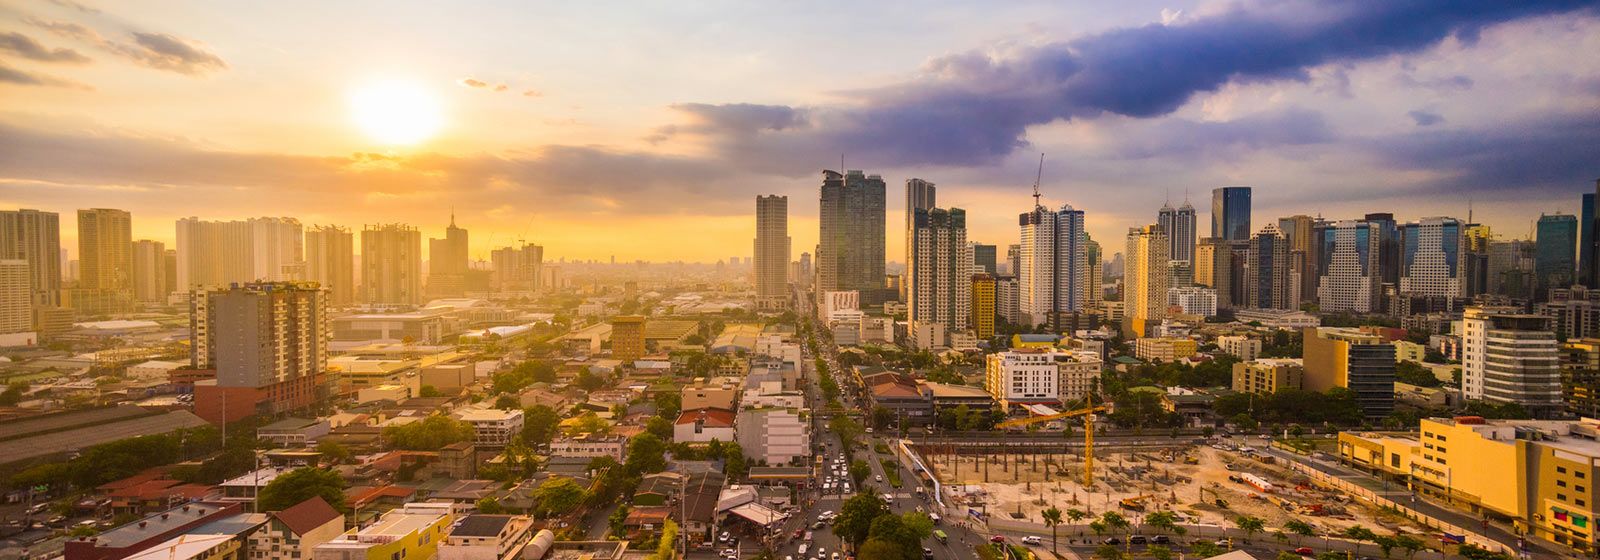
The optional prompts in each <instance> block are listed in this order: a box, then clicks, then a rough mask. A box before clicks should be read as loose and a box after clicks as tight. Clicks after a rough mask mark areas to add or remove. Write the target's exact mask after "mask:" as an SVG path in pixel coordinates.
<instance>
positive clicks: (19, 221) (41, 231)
mask: <svg viewBox="0 0 1600 560" xmlns="http://www.w3.org/2000/svg"><path fill="white" fill-rule="evenodd" d="M64 255H65V251H63V250H62V249H61V217H60V215H58V214H56V213H55V212H41V211H38V210H27V209H23V210H0V259H22V260H24V261H28V293H29V294H31V297H32V298H33V305H36V306H46V307H58V306H60V305H61V277H62V268H61V265H62V263H63V262H65V260H66V257H65V256H64Z"/></svg>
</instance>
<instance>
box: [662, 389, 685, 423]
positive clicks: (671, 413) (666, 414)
mask: <svg viewBox="0 0 1600 560" xmlns="http://www.w3.org/2000/svg"><path fill="white" fill-rule="evenodd" d="M680 412H683V395H680V394H678V392H677V391H665V392H662V393H661V394H658V395H656V416H657V417H660V418H663V419H665V420H667V421H668V422H671V421H673V420H677V419H678V414H679V413H680Z"/></svg>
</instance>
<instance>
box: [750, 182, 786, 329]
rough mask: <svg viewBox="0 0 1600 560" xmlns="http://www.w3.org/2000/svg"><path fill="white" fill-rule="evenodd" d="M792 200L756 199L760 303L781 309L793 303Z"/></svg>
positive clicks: (763, 197)
mask: <svg viewBox="0 0 1600 560" xmlns="http://www.w3.org/2000/svg"><path fill="white" fill-rule="evenodd" d="M789 245H790V240H789V197H787V196H779V195H771V196H757V197H756V239H755V270H754V271H753V272H752V274H754V276H755V284H756V302H757V305H758V306H759V307H762V308H764V309H778V308H781V307H783V306H784V304H785V303H786V302H788V301H789V252H790V248H789Z"/></svg>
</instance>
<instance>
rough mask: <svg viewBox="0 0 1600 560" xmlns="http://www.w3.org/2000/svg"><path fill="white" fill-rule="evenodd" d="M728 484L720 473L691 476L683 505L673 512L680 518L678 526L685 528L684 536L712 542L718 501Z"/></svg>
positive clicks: (686, 486)
mask: <svg viewBox="0 0 1600 560" xmlns="http://www.w3.org/2000/svg"><path fill="white" fill-rule="evenodd" d="M726 482H727V477H725V476H723V475H722V473H719V472H697V473H693V474H690V475H689V477H688V480H687V482H686V483H685V485H684V489H683V504H681V505H680V507H679V508H677V509H680V510H681V511H682V513H679V512H678V511H674V512H672V514H673V516H675V517H678V525H679V526H680V527H682V528H683V531H684V534H686V535H690V536H692V537H693V538H696V539H700V540H706V541H709V540H711V537H712V536H713V535H712V533H713V532H715V530H716V528H717V499H718V498H720V497H721V496H722V486H723V485H724V484H725V483H726Z"/></svg>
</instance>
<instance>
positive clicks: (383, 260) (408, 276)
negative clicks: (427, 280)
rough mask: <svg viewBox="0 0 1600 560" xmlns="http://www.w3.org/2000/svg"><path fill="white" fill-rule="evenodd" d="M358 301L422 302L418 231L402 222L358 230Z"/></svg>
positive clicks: (419, 237) (399, 303) (410, 303)
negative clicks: (359, 232) (359, 253)
mask: <svg viewBox="0 0 1600 560" xmlns="http://www.w3.org/2000/svg"><path fill="white" fill-rule="evenodd" d="M361 295H362V297H361V301H363V302H365V303H376V304H390V305H416V304H419V303H422V232H420V231H417V228H414V227H411V226H408V225H405V224H382V225H369V226H366V227H365V228H363V229H362V230H361Z"/></svg>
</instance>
